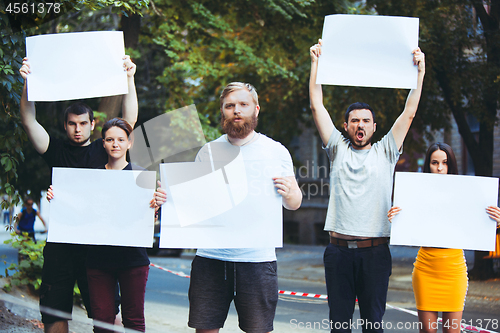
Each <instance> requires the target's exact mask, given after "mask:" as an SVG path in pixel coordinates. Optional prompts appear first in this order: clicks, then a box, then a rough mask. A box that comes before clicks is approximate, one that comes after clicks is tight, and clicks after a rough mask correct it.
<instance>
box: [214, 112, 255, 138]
mask: <svg viewBox="0 0 500 333" xmlns="http://www.w3.org/2000/svg"><path fill="white" fill-rule="evenodd" d="M238 118H240V119H243V121H242V122H240V123H235V122H234V119H235V117H231V118H226V117H225V116H224V114H222V117H221V120H220V122H221V126H222V130H223V131H224V132H225V133H226V134H227V135H228V136H229V137H231V138H236V139H244V138H246V137H247V136H248V135H249V134H250V133H252V131H253V130H254V129H255V128H256V127H257V123H258V119H257V115H256V113H254V114H253V115H252V116H250V117H238Z"/></svg>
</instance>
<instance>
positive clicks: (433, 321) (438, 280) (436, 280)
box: [387, 142, 500, 333]
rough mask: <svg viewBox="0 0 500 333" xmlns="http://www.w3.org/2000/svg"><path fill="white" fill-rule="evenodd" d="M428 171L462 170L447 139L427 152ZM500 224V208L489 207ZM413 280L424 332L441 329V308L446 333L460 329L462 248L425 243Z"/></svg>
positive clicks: (463, 291)
mask: <svg viewBox="0 0 500 333" xmlns="http://www.w3.org/2000/svg"><path fill="white" fill-rule="evenodd" d="M424 172H426V173H440V174H454V175H456V174H458V167H457V160H456V158H455V154H454V153H453V150H452V149H451V147H450V146H449V145H447V144H446V143H440V142H437V143H434V144H432V145H431V146H430V147H429V149H428V150H427V153H426V155H425V162H424ZM400 211H401V209H400V208H399V207H392V208H391V209H390V210H389V212H388V213H387V216H388V218H389V221H392V219H393V218H394V216H396V215H397V214H398V213H399V212H400ZM486 211H487V213H488V215H489V216H490V218H492V219H493V220H495V221H496V222H497V226H498V225H500V209H499V208H498V207H493V206H490V207H488V208H487V209H486ZM413 265H414V268H413V273H412V284H413V292H414V294H415V302H416V305H417V310H418V319H419V321H420V332H425V333H431V332H432V333H434V332H437V329H438V323H437V318H438V312H442V313H443V325H442V326H443V333H459V332H460V324H461V323H460V322H461V320H462V313H463V310H464V303H465V295H466V293H467V287H468V278H467V266H466V264H465V257H464V253H463V250H462V249H445V248H433V247H421V248H420V249H419V251H418V254H417V258H416V260H415V263H414V264H413Z"/></svg>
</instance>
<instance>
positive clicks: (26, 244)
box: [4, 232, 45, 291]
mask: <svg viewBox="0 0 500 333" xmlns="http://www.w3.org/2000/svg"><path fill="white" fill-rule="evenodd" d="M11 235H12V238H11V239H8V240H6V241H4V244H10V245H11V246H12V247H13V248H15V249H18V251H19V263H18V264H15V263H12V264H11V265H10V267H9V268H7V269H6V270H5V275H6V276H9V271H14V274H13V275H11V282H10V284H7V285H6V286H5V287H4V289H5V290H6V291H9V290H10V289H11V288H12V286H11V285H14V286H29V287H32V288H33V289H34V290H38V289H39V288H40V285H41V283H42V267H43V247H44V246H45V242H44V241H39V242H37V243H35V242H33V240H32V239H31V238H30V237H29V236H28V234H27V233H26V232H25V233H23V234H22V235H17V234H16V233H12V234H11Z"/></svg>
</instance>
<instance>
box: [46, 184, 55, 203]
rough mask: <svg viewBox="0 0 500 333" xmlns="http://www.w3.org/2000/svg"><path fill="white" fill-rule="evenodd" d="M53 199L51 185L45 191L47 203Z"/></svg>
mask: <svg viewBox="0 0 500 333" xmlns="http://www.w3.org/2000/svg"><path fill="white" fill-rule="evenodd" d="M52 199H54V188H53V187H52V185H50V186H49V189H48V190H47V201H48V202H50V200H52Z"/></svg>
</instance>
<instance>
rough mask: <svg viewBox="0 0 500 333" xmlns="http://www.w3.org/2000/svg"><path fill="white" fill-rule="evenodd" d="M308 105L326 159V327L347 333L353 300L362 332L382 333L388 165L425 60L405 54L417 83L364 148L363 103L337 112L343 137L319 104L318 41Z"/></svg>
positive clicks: (369, 122) (370, 121)
mask: <svg viewBox="0 0 500 333" xmlns="http://www.w3.org/2000/svg"><path fill="white" fill-rule="evenodd" d="M310 54H311V77H310V82H309V94H310V99H311V110H312V113H313V118H314V121H315V123H316V127H317V128H318V131H319V134H320V137H321V140H322V141H323V144H324V149H325V150H326V153H327V154H328V157H329V158H330V168H331V170H330V186H331V187H330V199H329V204H328V212H327V216H326V222H325V231H328V232H329V233H330V244H329V245H328V247H327V248H326V250H325V255H324V264H325V277H326V286H327V292H328V305H329V307H330V324H331V331H332V332H351V323H352V316H353V312H354V305H355V302H356V298H357V299H358V305H359V310H360V316H361V319H362V320H363V332H383V325H382V317H383V315H384V312H385V302H386V297H387V288H388V284H389V276H390V275H391V254H390V252H389V246H388V237H389V236H390V228H389V221H388V219H387V215H386V214H387V211H388V210H389V208H390V207H391V193H392V184H393V174H394V167H395V166H396V163H397V161H398V159H399V156H400V154H401V149H402V146H403V141H404V139H405V137H406V134H407V133H408V130H409V128H410V125H411V123H412V120H413V118H414V117H415V113H416V112H417V107H418V103H419V100H420V95H421V92H422V84H423V79H424V74H425V57H424V54H423V53H422V52H421V51H420V49H419V48H417V49H415V50H414V51H413V63H414V65H417V66H418V82H417V88H416V89H412V90H411V91H410V93H409V95H408V98H407V100H406V105H405V109H404V110H403V113H402V114H401V115H400V116H399V117H398V119H397V120H396V122H395V123H394V125H393V127H392V129H391V130H390V131H389V133H388V134H387V135H386V136H385V137H383V138H382V140H380V141H379V142H377V143H374V144H373V145H372V142H371V139H372V135H373V133H374V132H375V129H376V124H375V119H374V112H373V110H372V109H371V107H370V106H369V105H368V104H366V103H359V102H358V103H354V104H351V105H350V106H349V107H348V108H347V112H346V113H345V122H344V130H345V132H346V133H347V138H345V137H344V136H343V135H342V134H341V133H340V132H339V131H338V130H337V129H336V128H335V125H334V124H333V121H332V119H331V118H330V115H329V114H328V111H327V110H326V108H325V107H324V105H323V93H322V89H321V85H319V84H316V75H317V71H318V58H319V57H320V55H321V40H320V41H319V43H318V44H316V45H314V46H312V47H311V48H310Z"/></svg>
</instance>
